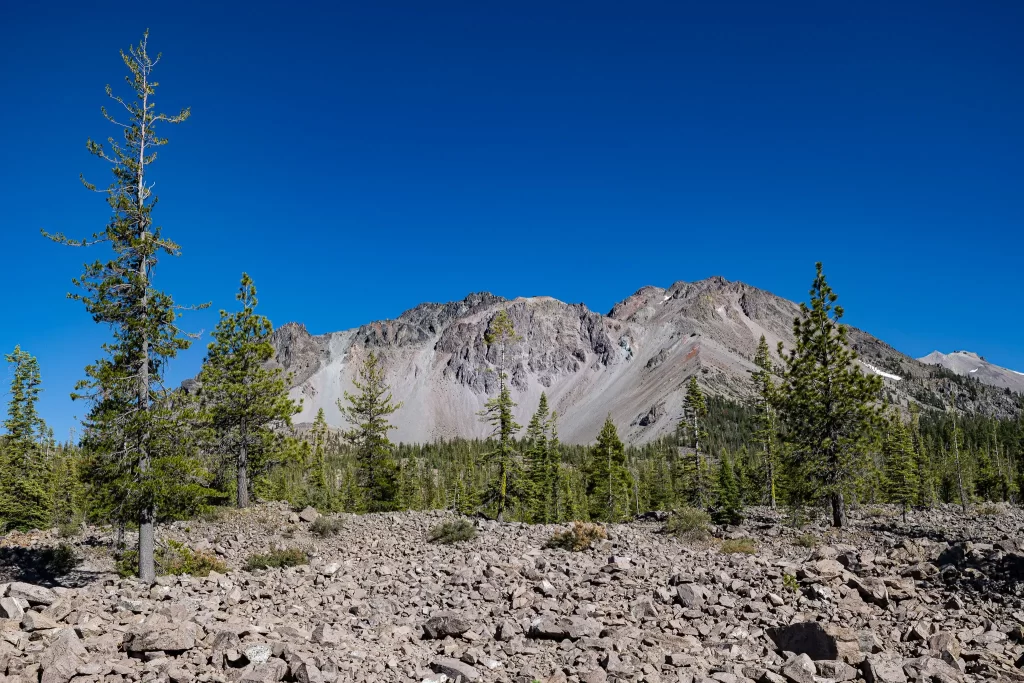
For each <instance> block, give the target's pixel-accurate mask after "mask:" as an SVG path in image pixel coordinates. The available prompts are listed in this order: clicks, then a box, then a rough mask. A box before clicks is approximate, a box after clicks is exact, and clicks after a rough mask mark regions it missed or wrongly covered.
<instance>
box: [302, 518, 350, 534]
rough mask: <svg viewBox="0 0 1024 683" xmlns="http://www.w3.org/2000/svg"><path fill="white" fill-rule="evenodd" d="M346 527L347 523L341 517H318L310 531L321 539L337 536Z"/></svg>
mask: <svg viewBox="0 0 1024 683" xmlns="http://www.w3.org/2000/svg"><path fill="white" fill-rule="evenodd" d="M344 527H345V521H344V520H343V519H342V518H341V517H326V516H324V517H317V519H316V521H315V522H313V523H312V524H311V525H310V526H309V530H310V531H311V532H312V533H314V534H316V535H317V536H319V537H320V538H329V537H331V536H337V535H338V534H340V533H341V530H342V529H343V528H344Z"/></svg>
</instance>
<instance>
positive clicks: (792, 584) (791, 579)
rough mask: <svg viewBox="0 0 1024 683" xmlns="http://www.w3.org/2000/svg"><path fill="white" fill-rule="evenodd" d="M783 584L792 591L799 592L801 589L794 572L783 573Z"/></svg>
mask: <svg viewBox="0 0 1024 683" xmlns="http://www.w3.org/2000/svg"><path fill="white" fill-rule="evenodd" d="M782 585H783V587H784V588H785V589H786V590H788V591H789V592H790V593H798V592H799V591H800V582H799V581H797V580H796V577H795V576H793V575H792V574H783V575H782Z"/></svg>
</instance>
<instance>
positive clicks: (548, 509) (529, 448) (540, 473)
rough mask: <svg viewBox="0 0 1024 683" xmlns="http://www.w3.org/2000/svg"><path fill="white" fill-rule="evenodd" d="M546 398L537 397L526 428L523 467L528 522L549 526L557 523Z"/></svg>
mask: <svg viewBox="0 0 1024 683" xmlns="http://www.w3.org/2000/svg"><path fill="white" fill-rule="evenodd" d="M555 417H556V416H555V415H552V414H550V413H549V411H548V397H547V395H546V394H545V393H543V392H542V393H541V395H540V403H539V405H538V407H537V412H536V413H534V414H533V417H532V418H530V424H529V425H527V427H526V444H527V445H526V467H527V482H528V485H529V495H528V497H529V500H528V504H527V508H528V516H529V519H530V521H532V522H537V523H540V524H551V523H553V522H555V521H557V519H558V509H557V508H558V474H559V465H560V463H559V461H558V451H557V448H558V437H557V433H556V432H555V423H554V420H555Z"/></svg>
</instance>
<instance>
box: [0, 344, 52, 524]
mask: <svg viewBox="0 0 1024 683" xmlns="http://www.w3.org/2000/svg"><path fill="white" fill-rule="evenodd" d="M5 359H6V360H7V362H8V363H9V364H10V365H11V366H12V372H11V391H10V400H9V402H8V404H7V419H6V420H4V422H3V426H4V429H5V430H6V432H7V434H6V435H5V436H4V437H3V438H2V439H0V532H2V531H4V530H6V529H8V528H13V529H21V530H27V529H42V528H46V527H48V526H50V522H51V514H50V513H51V508H52V505H53V498H52V496H51V495H50V494H51V492H50V489H49V486H48V483H49V482H48V479H49V476H50V463H49V462H48V460H47V458H46V456H45V453H44V451H43V448H42V447H41V441H42V439H43V437H44V435H45V434H46V433H47V428H46V424H45V423H44V422H43V420H42V418H40V417H39V413H38V412H37V411H36V402H37V401H38V400H39V392H40V390H41V389H40V387H41V384H42V380H41V379H40V374H39V363H38V361H37V360H36V359H35V357H34V356H32V355H31V354H29V353H26V352H25V351H22V349H21V347H20V346H15V347H14V351H13V352H11V353H9V354H7V355H6V356H5Z"/></svg>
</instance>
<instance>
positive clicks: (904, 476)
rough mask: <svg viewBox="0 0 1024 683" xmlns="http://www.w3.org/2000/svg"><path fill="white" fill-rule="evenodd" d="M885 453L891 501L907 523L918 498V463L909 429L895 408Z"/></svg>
mask: <svg viewBox="0 0 1024 683" xmlns="http://www.w3.org/2000/svg"><path fill="white" fill-rule="evenodd" d="M882 455H883V457H884V458H885V483H886V495H887V497H888V498H889V501H890V502H892V503H897V504H899V506H900V508H901V510H902V511H903V521H904V522H906V521H907V511H908V510H909V509H910V506H911V505H912V504H913V503H914V500H915V499H916V498H917V487H918V481H917V463H916V462H914V443H913V441H912V440H911V438H910V431H909V430H908V429H907V427H906V425H904V424H903V420H902V419H901V418H900V415H899V412H898V411H896V410H893V411H892V414H891V415H890V416H889V420H888V424H887V425H886V433H885V441H884V442H883V446H882Z"/></svg>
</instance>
